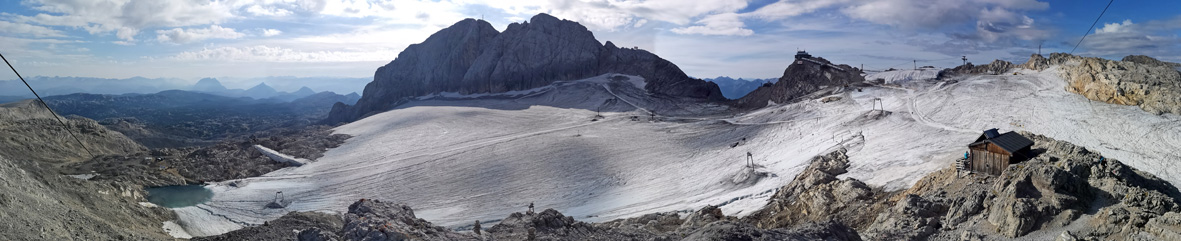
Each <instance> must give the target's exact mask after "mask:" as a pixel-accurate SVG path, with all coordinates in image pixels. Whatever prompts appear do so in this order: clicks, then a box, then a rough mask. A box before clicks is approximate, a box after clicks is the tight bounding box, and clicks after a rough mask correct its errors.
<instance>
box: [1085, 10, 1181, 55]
mask: <svg viewBox="0 0 1181 241" xmlns="http://www.w3.org/2000/svg"><path fill="white" fill-rule="evenodd" d="M1179 29H1181V16H1178V17H1175V18H1173V19H1170V20H1157V21H1149V22H1145V23H1133V22H1132V21H1131V20H1124V21H1123V22H1116V23H1104V24H1103V27H1102V28H1099V29H1096V30H1095V33H1094V34H1092V35H1091V36H1088V37H1087V38H1086V39H1085V40H1084V41H1083V43H1082V47H1080V50H1082V52H1084V53H1085V54H1088V55H1096V56H1103V57H1110V58H1116V59H1118V58H1120V57H1123V56H1126V55H1132V54H1143V55H1149V56H1163V57H1164V58H1165V59H1169V58H1168V57H1169V56H1173V58H1172V59H1176V57H1175V56H1181V37H1178V36H1177V35H1176V34H1175V32H1176V31H1177V30H1179Z"/></svg>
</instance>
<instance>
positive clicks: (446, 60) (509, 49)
mask: <svg viewBox="0 0 1181 241" xmlns="http://www.w3.org/2000/svg"><path fill="white" fill-rule="evenodd" d="M606 73H620V74H628V75H638V76H641V77H644V79H645V81H646V83H647V84H646V86H645V88H646V90H647V91H649V92H651V93H654V94H660V95H670V96H682V97H691V98H700V99H707V100H723V99H724V97H722V94H721V91H720V89H718V86H717V85H716V84H713V83H710V82H705V81H702V80H699V79H693V78H690V77H688V76H687V75H685V73H684V72H682V71H681V69H680V68H678V67H677V66H676V65H674V64H672V63H671V62H669V61H667V60H664V59H662V58H660V57H659V56H656V55H655V54H653V53H651V52H648V51H645V50H639V49H628V48H619V47H616V46H615V45H614V44H613V43H611V42H607V43H606V44H599V42H598V40H596V39H595V37H594V34H592V33H591V32H590V31H589V30H587V29H586V27H584V26H582V25H580V24H579V23H577V22H573V21H569V20H561V19H558V18H555V17H553V16H550V15H547V14H544V13H543V14H538V15H537V16H534V17H533V18H532V19H530V21H529V22H524V23H513V24H510V25H509V26H508V27H507V28H506V29H505V30H504V32H497V31H496V29H493V28H492V25H491V24H489V23H488V22H485V21H483V20H474V19H466V20H463V21H459V22H458V23H455V24H454V25H452V26H450V27H447V28H445V29H443V30H440V31H439V32H436V33H435V34H433V35H431V36H430V37H429V38H427V39H426V40H425V41H423V42H422V43H419V44H413V45H410V46H409V47H407V48H406V50H404V51H402V53H400V54H398V57H397V58H396V59H394V60H393V61H391V62H390V63H389V64H387V65H385V66H382V67H380V68H378V69H377V72H376V73H375V74H374V77H373V82H370V83H369V84H368V85H366V86H365V91H364V93H363V95H362V97H361V99H360V100H359V101H357V104H356V105H353V106H350V105H346V104H342V103H341V104H336V105H335V106H333V108H332V111H331V113H329V116H328V118H327V119H326V120H325V122H326V123H328V124H336V123H341V122H350V121H353V120H357V119H360V118H363V117H365V116H368V115H371V114H375V113H380V112H382V111H386V110H389V109H391V108H393V107H396V106H398V105H400V104H403V103H405V102H406V101H408V100H409V99H410V98H412V97H417V96H423V95H429V94H433V93H439V92H458V93H461V94H473V93H498V92H505V91H512V90H525V89H532V88H537V87H542V86H546V85H549V84H551V83H553V82H555V81H563V80H577V79H584V78H588V77H593V76H597V75H602V74H606Z"/></svg>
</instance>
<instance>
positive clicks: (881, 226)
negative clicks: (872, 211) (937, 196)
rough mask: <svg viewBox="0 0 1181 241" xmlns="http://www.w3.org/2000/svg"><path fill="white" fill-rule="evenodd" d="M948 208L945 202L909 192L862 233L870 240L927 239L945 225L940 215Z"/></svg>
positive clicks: (879, 215)
mask: <svg viewBox="0 0 1181 241" xmlns="http://www.w3.org/2000/svg"><path fill="white" fill-rule="evenodd" d="M945 209H946V206H945V205H944V204H942V203H937V202H931V201H928V200H926V199H923V198H922V197H919V196H918V195H913V194H909V195H906V196H903V198H902V200H899V201H898V202H897V203H896V204H895V205H894V207H891V208H890V209H888V210H886V211H885V212H882V213H881V214H878V216H877V218H876V219H874V222H873V224H871V225H870V226H869V228H867V229H866V230H865V232H864V233H863V234H862V236H865V237H866V238H867V239H869V240H927V237H929V236H931V234H934V233H935V232H936V231H939V229H940V228H941V227H942V224H941V223H940V219H939V218H940V217H941V216H943V213H945Z"/></svg>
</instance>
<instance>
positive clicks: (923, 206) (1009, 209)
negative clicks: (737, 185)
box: [743, 133, 1181, 240]
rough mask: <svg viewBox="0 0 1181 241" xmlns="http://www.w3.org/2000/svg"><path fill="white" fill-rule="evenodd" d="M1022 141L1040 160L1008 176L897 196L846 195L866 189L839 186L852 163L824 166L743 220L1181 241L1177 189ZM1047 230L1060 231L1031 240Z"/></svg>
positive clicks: (831, 157)
mask: <svg viewBox="0 0 1181 241" xmlns="http://www.w3.org/2000/svg"><path fill="white" fill-rule="evenodd" d="M1022 135H1024V136H1027V137H1031V139H1032V140H1034V141H1035V145H1034V146H1033V149H1034V150H1035V151H1034V153H1035V154H1036V155H1035V156H1034V157H1032V159H1030V160H1027V161H1024V162H1019V163H1017V164H1012V165H1010V166H1009V167H1008V168H1007V169H1005V171H1004V172H1003V173H1002V174H1001V175H1000V176H989V175H986V174H968V173H966V172H962V171H958V170H956V169H955V168H954V167H948V168H946V169H943V170H939V171H936V172H934V173H931V174H929V175H927V176H926V177H924V178H923V179H921V180H919V181H918V182H917V183H915V185H914V186H913V187H911V188H909V189H906V190H900V191H894V192H880V191H874V190H873V189H870V188H838V187H840V186H850V185H852V184H855V183H859V182H856V180H852V179H845V180H838V179H836V178H835V175H836V174H840V173H843V169H844V167H845V166H846V165H847V164H844V163H845V162H846V161H844V160H845V158H843V153H842V152H841V151H836V152H833V153H830V154H827V155H825V156H820V157H816V158H814V159H813V160H812V163H811V164H810V165H809V167H808V168H806V169H805V170H804V171H803V172H802V173H800V174H799V175H798V176H797V177H796V178H795V179H794V180H793V181H792V182H791V183H789V184H788V185H787V186H785V187H783V188H781V189H779V190H778V192H776V194H775V196H774V197H773V198H772V200H771V201H770V202H769V203H768V205H767V206H766V207H764V209H763V210H761V211H759V212H757V213H754V214H752V215H751V216H748V217H746V218H744V219H743V220H744V221H745V222H748V223H754V224H757V225H759V226H761V227H765V228H766V227H777V228H785V229H792V228H797V227H800V225H799V224H798V222H800V220H826V219H827V220H831V221H832V222H836V223H838V224H839V225H846V226H848V227H851V228H853V229H855V230H856V231H855V232H857V233H859V234H860V237H861V238H864V239H867V240H993V239H1012V238H1018V237H1022V238H1032V239H1045V238H1049V239H1052V238H1054V237H1058V238H1063V237H1065V238H1066V239H1067V240H1120V239H1129V238H1131V239H1135V240H1171V239H1174V237H1178V235H1179V234H1181V233H1179V231H1181V218H1179V217H1181V214H1178V213H1181V212H1179V211H1181V202H1178V200H1179V199H1181V192H1178V190H1177V188H1176V187H1174V186H1172V185H1171V184H1169V183H1168V182H1165V181H1164V180H1162V179H1159V178H1156V177H1154V176H1152V175H1151V174H1148V173H1145V172H1141V171H1139V170H1135V169H1133V168H1131V167H1128V166H1126V165H1123V164H1122V163H1120V162H1119V161H1118V160H1112V159H1108V158H1101V156H1100V155H1099V154H1098V153H1094V152H1091V151H1089V150H1087V149H1085V148H1082V147H1079V146H1075V145H1073V144H1070V143H1066V142H1061V141H1057V140H1053V139H1050V138H1047V137H1044V136H1040V135H1034V134H1030V133H1022ZM862 185H864V184H862ZM842 197H846V198H842ZM812 223H813V224H814V223H818V222H812ZM1039 230H1054V231H1050V232H1052V233H1050V234H1040V236H1035V237H1031V236H1030V235H1031V234H1032V233H1034V232H1036V231H1039ZM1045 235H1050V236H1045ZM1133 237H1135V238H1133Z"/></svg>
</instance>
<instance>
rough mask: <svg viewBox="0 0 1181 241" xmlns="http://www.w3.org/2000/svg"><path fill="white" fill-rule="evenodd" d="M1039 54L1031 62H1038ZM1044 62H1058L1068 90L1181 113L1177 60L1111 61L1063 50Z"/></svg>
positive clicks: (1137, 58)
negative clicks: (1172, 61) (1067, 52)
mask: <svg viewBox="0 0 1181 241" xmlns="http://www.w3.org/2000/svg"><path fill="white" fill-rule="evenodd" d="M1040 57H1041V56H1035V57H1032V58H1030V62H1039V61H1041V60H1040V59H1039V58H1040ZM1047 62H1048V64H1050V65H1058V66H1060V69H1059V71H1061V72H1060V75H1061V76H1062V78H1063V79H1065V80H1066V82H1067V84H1068V85H1067V87H1066V90H1067V91H1070V92H1072V93H1076V94H1079V95H1082V96H1083V97H1086V98H1087V99H1091V100H1095V101H1103V102H1107V103H1113V104H1120V105H1134V106H1139V107H1140V108H1141V109H1144V111H1148V112H1150V113H1155V114H1161V113H1166V112H1167V113H1174V114H1181V72H1178V71H1177V69H1176V67H1177V65H1176V64H1173V63H1168V62H1163V61H1159V60H1156V59H1153V58H1151V57H1148V56H1142V55H1133V56H1128V57H1125V58H1124V61H1114V60H1107V59H1102V58H1094V57H1079V56H1074V55H1070V54H1065V53H1053V54H1050V58H1049V60H1048V61H1047ZM1026 65H1036V64H1030V63H1026Z"/></svg>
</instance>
